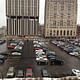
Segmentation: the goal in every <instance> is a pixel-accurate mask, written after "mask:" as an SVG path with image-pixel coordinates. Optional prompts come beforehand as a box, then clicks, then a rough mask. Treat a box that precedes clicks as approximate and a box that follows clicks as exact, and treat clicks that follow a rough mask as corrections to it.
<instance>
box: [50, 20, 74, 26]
mask: <svg viewBox="0 0 80 80" xmlns="http://www.w3.org/2000/svg"><path fill="white" fill-rule="evenodd" d="M50 22H51V23H50V26H73V25H74V24H73V21H72V20H67V22H64V21H63V20H61V21H55V20H54V21H53V22H52V20H51V21H50Z"/></svg>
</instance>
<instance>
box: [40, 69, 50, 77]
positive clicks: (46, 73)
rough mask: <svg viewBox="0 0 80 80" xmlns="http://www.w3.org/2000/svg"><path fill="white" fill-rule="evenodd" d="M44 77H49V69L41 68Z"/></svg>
mask: <svg viewBox="0 0 80 80" xmlns="http://www.w3.org/2000/svg"><path fill="white" fill-rule="evenodd" d="M41 74H42V77H49V75H48V71H47V70H46V69H42V70H41Z"/></svg>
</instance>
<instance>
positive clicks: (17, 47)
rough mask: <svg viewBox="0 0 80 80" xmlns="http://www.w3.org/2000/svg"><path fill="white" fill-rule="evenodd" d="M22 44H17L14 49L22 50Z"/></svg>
mask: <svg viewBox="0 0 80 80" xmlns="http://www.w3.org/2000/svg"><path fill="white" fill-rule="evenodd" d="M22 48H23V47H22V46H20V45H17V46H16V47H15V48H14V49H19V50H20V51H22Z"/></svg>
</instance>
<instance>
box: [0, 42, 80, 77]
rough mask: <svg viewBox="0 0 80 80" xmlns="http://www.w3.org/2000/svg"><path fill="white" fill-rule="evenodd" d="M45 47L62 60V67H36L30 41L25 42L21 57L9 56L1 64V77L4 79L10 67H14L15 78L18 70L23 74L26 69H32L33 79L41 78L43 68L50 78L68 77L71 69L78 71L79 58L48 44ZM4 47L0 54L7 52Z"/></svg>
mask: <svg viewBox="0 0 80 80" xmlns="http://www.w3.org/2000/svg"><path fill="white" fill-rule="evenodd" d="M46 45H47V46H48V47H49V50H51V51H55V52H56V55H57V56H58V57H59V58H61V59H62V60H64V64H63V65H50V64H48V65H37V64H36V60H35V53H34V51H33V43H32V41H28V42H27V41H26V42H25V45H24V47H23V52H22V56H21V57H18V56H16V57H13V56H9V57H8V59H7V60H6V61H5V62H4V63H3V64H0V72H1V74H3V75H4V76H3V77H6V73H7V70H8V68H9V67H11V66H13V67H15V77H16V75H17V71H18V70H23V71H24V73H25V72H26V68H27V67H32V69H33V77H35V78H36V77H41V69H44V68H45V69H47V70H48V73H49V75H50V76H51V77H61V76H69V75H72V69H79V70H80V59H79V58H77V57H74V56H70V55H69V54H67V53H66V52H64V51H61V50H60V49H59V48H58V47H57V46H55V45H53V44H51V43H49V42H48V43H47V44H46ZM6 47H7V45H6V43H4V44H3V45H0V52H7V48H6ZM1 74H0V77H1ZM24 77H25V76H24Z"/></svg>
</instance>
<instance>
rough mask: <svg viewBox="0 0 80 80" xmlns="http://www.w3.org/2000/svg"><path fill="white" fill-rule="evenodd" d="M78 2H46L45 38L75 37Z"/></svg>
mask: <svg viewBox="0 0 80 80" xmlns="http://www.w3.org/2000/svg"><path fill="white" fill-rule="evenodd" d="M76 24H77V0H46V1H45V27H44V36H45V37H75V36H76Z"/></svg>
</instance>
